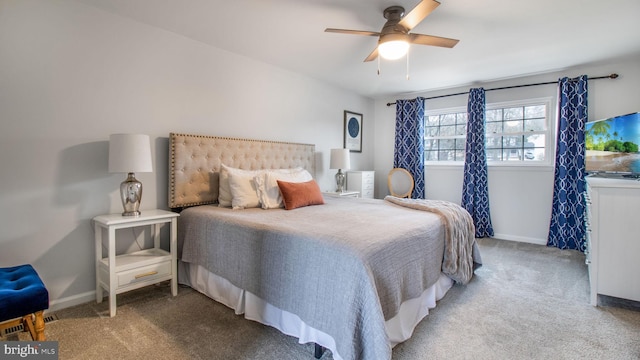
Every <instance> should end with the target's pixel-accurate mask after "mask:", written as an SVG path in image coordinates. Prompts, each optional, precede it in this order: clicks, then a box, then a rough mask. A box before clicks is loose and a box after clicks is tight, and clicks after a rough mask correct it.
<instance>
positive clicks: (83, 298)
mask: <svg viewBox="0 0 640 360" xmlns="http://www.w3.org/2000/svg"><path fill="white" fill-rule="evenodd" d="M90 301H96V291H95V290H93V291H87V292H85V293H82V294H78V295H73V296H68V297H65V298H61V299H56V300H53V301H50V302H49V309H48V310H47V311H46V312H53V311H57V310H62V309H65V308H68V307H72V306H76V305H80V304H84V303H88V302H90Z"/></svg>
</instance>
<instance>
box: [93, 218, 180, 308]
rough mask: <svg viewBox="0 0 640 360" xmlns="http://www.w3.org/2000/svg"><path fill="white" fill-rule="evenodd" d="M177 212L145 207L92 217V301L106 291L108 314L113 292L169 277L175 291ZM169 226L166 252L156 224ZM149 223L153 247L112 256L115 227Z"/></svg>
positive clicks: (135, 287) (114, 306) (123, 290)
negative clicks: (134, 211) (104, 239)
mask: <svg viewBox="0 0 640 360" xmlns="http://www.w3.org/2000/svg"><path fill="white" fill-rule="evenodd" d="M178 216H180V215H179V214H177V213H174V212H171V211H165V210H145V211H143V212H142V214H141V215H140V216H135V217H133V216H122V215H121V214H109V215H100V216H96V217H94V218H93V224H94V230H95V246H96V301H97V302H98V303H101V302H102V297H103V291H102V289H104V290H106V291H108V292H109V315H110V316H115V315H116V294H121V293H123V292H126V291H129V290H133V289H137V288H141V287H143V286H147V285H151V284H155V283H158V282H161V281H165V280H171V294H172V295H173V296H176V295H178V271H177V270H178V265H177V264H178V263H177V233H178V232H177V218H178ZM165 223H168V224H169V226H170V229H169V230H170V231H169V233H170V240H169V243H170V245H169V252H167V251H165V250H163V249H161V248H160V228H161V226H162V224H165ZM147 225H153V228H154V229H153V243H154V247H153V248H149V249H144V250H140V251H135V252H131V253H127V254H122V255H118V256H116V246H115V245H116V230H118V229H125V228H132V227H136V226H147ZM103 229H106V230H107V257H106V258H103V257H102V231H103Z"/></svg>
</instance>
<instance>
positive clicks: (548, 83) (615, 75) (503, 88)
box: [387, 73, 618, 106]
mask: <svg viewBox="0 0 640 360" xmlns="http://www.w3.org/2000/svg"><path fill="white" fill-rule="evenodd" d="M617 77H618V74H615V73H614V74H611V75H605V76H596V77H590V78H587V80H597V79H616V78H617ZM557 83H558V82H557V81H547V82H541V83H534V84H524V85H514V86H504V87H499V88H493V89H485V91H493V90H505V89H515V88H521V87H527V86H538V85H551V84H557ZM468 93H469V92H468V91H465V92H459V93H455V94H447V95H438V96H431V97H427V98H424V99H425V100H431V99H438V98H443V97H449V96H458V95H465V94H468ZM395 104H396V103H395V102H390V103H387V106H391V105H395Z"/></svg>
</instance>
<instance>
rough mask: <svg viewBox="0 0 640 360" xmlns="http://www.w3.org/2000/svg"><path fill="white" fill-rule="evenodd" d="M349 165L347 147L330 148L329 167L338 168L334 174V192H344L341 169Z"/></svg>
mask: <svg viewBox="0 0 640 360" xmlns="http://www.w3.org/2000/svg"><path fill="white" fill-rule="evenodd" d="M350 167H351V161H350V160H349V149H331V160H330V161H329V168H330V169H338V173H337V174H336V192H339V193H342V192H344V190H345V189H344V183H345V175H344V173H343V172H342V169H345V170H348V169H349V168H350Z"/></svg>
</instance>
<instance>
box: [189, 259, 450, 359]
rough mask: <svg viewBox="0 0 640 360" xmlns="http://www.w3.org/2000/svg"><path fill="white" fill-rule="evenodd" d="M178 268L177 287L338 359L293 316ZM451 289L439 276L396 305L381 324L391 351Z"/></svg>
mask: <svg viewBox="0 0 640 360" xmlns="http://www.w3.org/2000/svg"><path fill="white" fill-rule="evenodd" d="M178 266H179V269H178V282H180V284H184V285H188V286H190V287H192V288H193V289H196V290H197V291H199V292H201V293H203V294H205V295H207V296H208V297H210V298H212V299H214V300H215V301H217V302H219V303H222V304H224V305H226V306H228V307H230V308H232V309H233V310H234V311H235V313H236V314H238V315H241V314H244V317H245V318H247V319H249V320H253V321H257V322H259V323H262V324H265V325H269V326H272V327H274V328H276V329H278V330H280V332H282V333H284V334H287V335H290V336H295V337H297V338H298V342H299V343H300V344H305V343H309V342H313V343H316V344H318V345H321V346H323V347H325V348H327V349H329V350H331V353H332V355H333V358H334V359H335V360H340V359H342V357H340V355H339V354H338V352H337V350H336V342H335V340H334V339H333V337H331V336H330V335H329V334H327V333H324V332H322V331H320V330H317V329H314V328H313V327H311V326H309V325H307V324H305V323H304V322H303V321H302V320H301V319H300V318H299V317H298V316H297V315H295V314H292V313H290V312H287V311H284V310H280V309H278V308H277V307H275V306H273V305H271V304H269V303H268V302H266V301H264V300H262V299H261V298H259V297H257V296H255V295H254V294H252V293H250V292H248V291H245V290H243V289H240V288H238V287H236V286H234V285H233V284H231V283H230V282H229V281H227V280H226V279H224V278H222V277H220V276H218V275H216V274H213V273H211V272H209V271H208V270H207V269H205V268H203V267H201V266H199V265H191V264H188V263H184V262H182V261H179V262H178ZM452 285H453V280H451V279H450V278H449V277H448V276H446V275H444V274H442V273H441V274H440V278H439V279H438V281H437V282H436V283H435V284H434V285H433V286H431V287H430V288H428V289H427V290H425V291H424V292H423V293H422V295H421V296H420V297H418V298H415V299H411V300H407V301H405V302H403V303H402V304H401V305H400V311H399V312H398V314H397V315H396V316H395V317H393V318H391V319H389V320H387V321H386V323H385V327H386V330H387V335H388V336H389V340H390V341H391V346H392V347H393V346H395V345H397V344H399V343H401V342H403V341H405V340H407V339H409V338H410V337H411V334H413V330H414V329H415V327H416V325H418V323H419V322H420V321H421V320H422V319H423V318H424V317H425V316H427V315H428V314H429V309H433V308H435V307H436V301H438V300H440V299H442V298H443V297H444V295H445V294H446V293H447V291H449V289H450V288H451V286H452Z"/></svg>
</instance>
